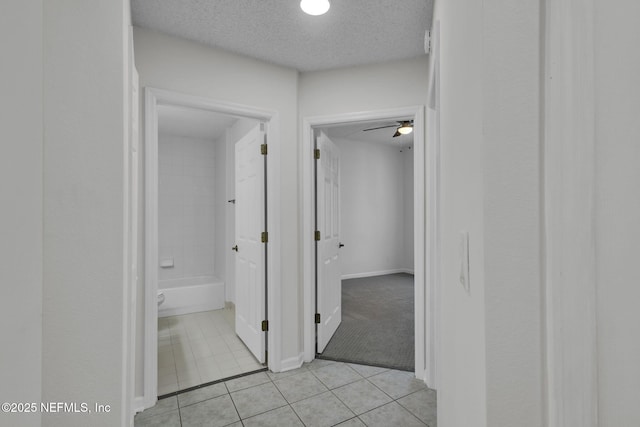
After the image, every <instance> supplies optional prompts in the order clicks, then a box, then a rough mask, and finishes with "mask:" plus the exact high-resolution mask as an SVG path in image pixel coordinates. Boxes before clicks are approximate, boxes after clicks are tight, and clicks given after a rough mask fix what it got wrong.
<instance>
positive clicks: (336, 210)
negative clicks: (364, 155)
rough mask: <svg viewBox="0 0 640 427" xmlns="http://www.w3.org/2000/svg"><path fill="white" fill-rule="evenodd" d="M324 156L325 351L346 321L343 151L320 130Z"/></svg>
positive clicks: (320, 256) (319, 168) (320, 253)
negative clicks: (342, 241) (342, 244)
mask: <svg viewBox="0 0 640 427" xmlns="http://www.w3.org/2000/svg"><path fill="white" fill-rule="evenodd" d="M316 149H318V150H319V153H320V158H319V159H316V197H317V202H316V203H317V205H316V206H317V209H316V212H317V217H316V226H317V228H316V229H317V230H318V231H319V233H318V234H319V237H320V240H318V241H317V242H316V245H317V246H316V256H317V272H318V280H317V285H316V286H317V292H318V299H317V304H318V311H317V313H319V314H320V323H318V332H317V333H318V341H317V343H318V348H317V352H318V353H322V351H323V350H324V348H325V347H326V346H327V344H328V343H329V340H330V339H331V337H332V336H333V334H334V333H335V332H336V330H337V329H338V326H340V322H341V321H342V282H341V279H340V275H341V274H340V152H339V150H338V147H337V146H336V145H335V144H334V143H333V142H332V141H331V140H330V139H329V138H328V137H327V136H326V135H325V134H324V132H320V134H319V135H318V138H317V140H316Z"/></svg>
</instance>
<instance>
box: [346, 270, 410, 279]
mask: <svg viewBox="0 0 640 427" xmlns="http://www.w3.org/2000/svg"><path fill="white" fill-rule="evenodd" d="M413 272H414V270H412V269H409V268H394V269H391V270H380V271H365V272H364V273H350V274H343V275H342V276H340V279H341V280H348V279H361V278H363V277H375V276H384V275H386V274H395V273H407V274H414V273H413Z"/></svg>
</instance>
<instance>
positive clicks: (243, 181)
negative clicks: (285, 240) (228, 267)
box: [234, 125, 266, 363]
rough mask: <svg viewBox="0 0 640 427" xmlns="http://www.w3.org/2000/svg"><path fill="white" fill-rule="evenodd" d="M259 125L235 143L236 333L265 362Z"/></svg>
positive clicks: (262, 180) (262, 168) (262, 165)
mask: <svg viewBox="0 0 640 427" xmlns="http://www.w3.org/2000/svg"><path fill="white" fill-rule="evenodd" d="M263 142H264V132H263V131H261V130H260V125H257V126H256V127H255V128H254V129H252V130H251V131H250V132H249V133H248V134H247V135H246V136H244V137H243V138H242V139H240V140H239V141H238V142H236V144H235V181H236V205H235V212H236V214H235V217H236V232H235V237H236V239H235V245H236V246H234V249H235V250H236V253H235V256H236V334H238V336H239V337H240V339H241V340H242V341H244V343H245V345H246V346H247V347H248V348H249V350H251V352H252V353H253V355H254V356H255V357H256V359H258V361H259V362H260V363H264V362H265V333H264V332H262V321H263V320H265V253H266V252H265V251H266V244H265V243H262V232H263V231H265V156H263V155H262V154H261V144H262V143H263Z"/></svg>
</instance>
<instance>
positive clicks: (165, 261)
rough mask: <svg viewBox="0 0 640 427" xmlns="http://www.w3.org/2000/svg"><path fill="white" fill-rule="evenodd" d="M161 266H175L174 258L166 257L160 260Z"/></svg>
mask: <svg viewBox="0 0 640 427" xmlns="http://www.w3.org/2000/svg"><path fill="white" fill-rule="evenodd" d="M160 267H161V268H173V258H165V259H163V260H162V261H160Z"/></svg>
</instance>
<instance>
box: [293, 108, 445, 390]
mask: <svg viewBox="0 0 640 427" xmlns="http://www.w3.org/2000/svg"><path fill="white" fill-rule="evenodd" d="M424 115H425V108H424V106H422V105H420V106H413V107H405V108H395V109H388V110H377V111H365V112H357V113H349V114H338V115H327V116H315V117H305V118H303V120H302V146H301V149H300V159H299V162H300V163H299V164H300V169H301V173H302V185H301V189H300V191H301V194H300V199H301V201H302V212H301V215H302V217H301V219H300V224H301V227H302V228H301V230H302V248H301V249H302V279H303V325H302V326H303V348H304V360H305V361H307V362H310V361H311V360H313V359H314V358H315V324H314V313H315V292H314V277H315V271H314V270H315V263H314V259H313V258H314V240H313V231H314V228H313V218H314V216H313V213H314V210H315V206H314V197H313V191H314V190H313V140H312V135H313V129H312V128H314V127H320V126H327V125H334V124H342V123H353V122H361V121H374V120H386V119H390V118H401V117H407V116H413V120H414V140H415V141H416V143H415V144H414V199H415V200H414V234H415V240H414V257H415V258H414V259H415V262H414V269H415V304H416V309H415V319H416V323H415V340H416V342H415V347H416V358H415V360H416V369H415V373H416V377H417V378H420V379H422V380H425V379H426V378H425V372H426V371H427V366H426V364H425V315H427V316H428V317H429V318H431V317H432V313H431V310H430V307H429V306H427V305H426V304H425V264H426V261H425V260H426V254H425V240H426V235H425V223H426V219H427V218H425V189H426V185H425V169H426V154H425V144H424V143H419V142H421V141H425V119H424ZM433 220H435V218H430V221H433ZM437 285H438V284H437V283H434V284H433V285H432V286H430V289H431V290H432V291H435V289H436V288H437ZM432 297H433V295H430V298H432ZM434 346H435V341H430V342H429V345H428V347H429V351H431V352H432V351H435V348H434Z"/></svg>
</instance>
